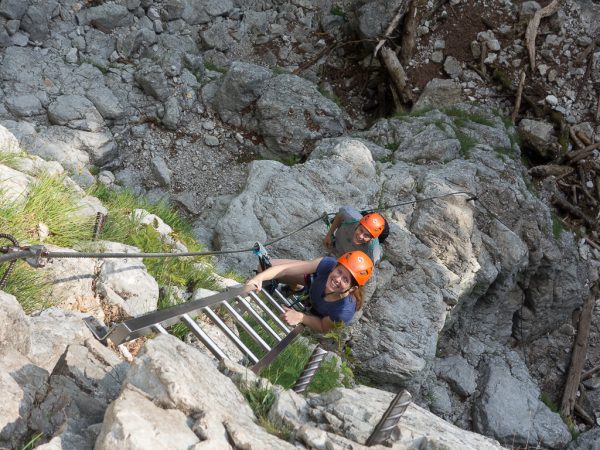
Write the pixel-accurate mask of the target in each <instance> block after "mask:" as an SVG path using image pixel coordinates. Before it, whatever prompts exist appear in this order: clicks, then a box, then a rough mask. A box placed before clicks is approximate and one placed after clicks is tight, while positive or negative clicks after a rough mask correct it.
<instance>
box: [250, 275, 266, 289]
mask: <svg viewBox="0 0 600 450" xmlns="http://www.w3.org/2000/svg"><path fill="white" fill-rule="evenodd" d="M262 284H263V280H262V277H261V276H260V274H258V275H256V276H255V277H252V278H250V279H249V280H248V281H246V286H247V287H249V288H250V289H251V290H252V291H256V292H260V290H261V289H262Z"/></svg>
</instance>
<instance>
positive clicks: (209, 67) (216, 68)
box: [204, 61, 227, 74]
mask: <svg viewBox="0 0 600 450" xmlns="http://www.w3.org/2000/svg"><path fill="white" fill-rule="evenodd" d="M204 68H205V69H206V70H211V71H213V72H220V73H222V74H226V73H227V69H225V68H223V67H219V66H217V65H216V64H213V63H211V62H210V61H204Z"/></svg>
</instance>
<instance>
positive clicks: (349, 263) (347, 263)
mask: <svg viewBox="0 0 600 450" xmlns="http://www.w3.org/2000/svg"><path fill="white" fill-rule="evenodd" d="M338 263H340V264H341V265H342V266H344V267H345V268H346V269H348V270H349V271H350V273H351V274H352V276H353V277H354V280H355V281H356V282H357V283H358V285H359V286H364V285H365V283H366V282H367V281H368V280H369V277H370V276H371V274H372V273H373V261H371V258H369V256H368V255H367V254H366V253H364V252H361V251H360V250H356V251H353V252H348V253H344V254H343V255H342V256H340V257H339V258H338Z"/></svg>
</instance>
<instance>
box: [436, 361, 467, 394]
mask: <svg viewBox="0 0 600 450" xmlns="http://www.w3.org/2000/svg"><path fill="white" fill-rule="evenodd" d="M435 373H436V375H437V376H438V377H439V378H442V379H443V380H446V381H447V382H448V384H449V385H450V386H451V387H452V390H453V391H454V392H456V393H457V394H458V395H459V396H461V397H468V396H470V395H472V394H473V393H474V392H475V389H476V388H477V382H476V375H477V373H476V372H475V369H474V368H473V367H472V366H471V365H469V363H468V362H467V361H466V360H465V359H464V358H462V357H460V356H449V357H448V358H443V359H436V361H435Z"/></svg>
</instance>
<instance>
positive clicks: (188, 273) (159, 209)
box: [90, 185, 216, 292]
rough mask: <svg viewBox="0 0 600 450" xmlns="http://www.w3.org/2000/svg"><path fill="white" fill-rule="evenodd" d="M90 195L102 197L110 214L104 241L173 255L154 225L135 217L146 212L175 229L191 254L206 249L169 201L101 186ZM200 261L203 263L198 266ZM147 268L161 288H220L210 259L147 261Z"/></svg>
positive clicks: (144, 250) (91, 191) (174, 233)
mask: <svg viewBox="0 0 600 450" xmlns="http://www.w3.org/2000/svg"><path fill="white" fill-rule="evenodd" d="M90 194H91V195H94V196H96V197H98V198H99V199H100V200H101V201H102V202H103V203H104V205H105V206H106V207H107V208H108V210H109V211H110V212H109V215H108V217H107V219H106V222H105V225H104V228H103V229H102V232H101V234H100V238H101V239H104V240H109V241H115V242H123V243H125V244H128V245H133V246H135V247H137V248H139V249H140V250H141V251H142V252H150V253H154V252H173V251H174V250H175V249H174V248H173V247H172V245H170V244H168V243H165V242H163V241H162V240H161V238H160V234H159V233H158V232H157V231H156V230H155V229H154V227H153V226H151V225H150V224H148V225H142V224H140V222H139V220H137V219H136V218H133V217H132V214H131V213H132V212H133V211H134V210H136V209H145V210H146V211H148V212H149V213H151V214H155V215H157V216H158V217H160V218H161V219H162V220H163V221H164V222H165V223H166V224H168V225H169V226H170V227H171V228H172V229H173V233H172V235H171V236H172V237H173V238H174V239H177V240H179V241H181V242H183V243H184V244H185V245H186V247H187V248H188V250H189V251H191V252H198V251H203V250H204V249H203V248H202V247H201V246H200V245H199V244H198V243H197V242H196V240H195V239H194V237H193V236H192V232H191V230H192V226H191V224H189V223H188V222H187V221H186V220H185V219H184V218H182V217H181V215H180V214H179V213H178V212H177V211H175V210H174V209H173V208H172V207H171V206H170V205H169V204H168V203H167V202H159V203H156V204H154V203H150V202H148V201H147V200H146V199H144V198H140V197H139V196H136V195H135V194H134V193H133V192H131V191H128V190H122V191H113V190H110V189H107V188H106V187H105V186H101V185H97V186H94V187H93V188H92V189H91V190H90ZM199 261H202V262H203V264H197V263H198V262H199ZM144 265H145V266H146V267H147V269H148V272H149V273H150V274H151V275H152V276H153V277H154V278H155V279H156V281H157V282H158V284H159V286H182V287H185V288H186V289H187V290H188V291H190V292H191V291H193V290H194V289H198V288H205V289H213V290H214V289H215V288H216V282H215V280H214V278H213V276H212V273H213V268H212V265H211V264H210V260H209V259H208V258H190V257H184V258H145V259H144Z"/></svg>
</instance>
